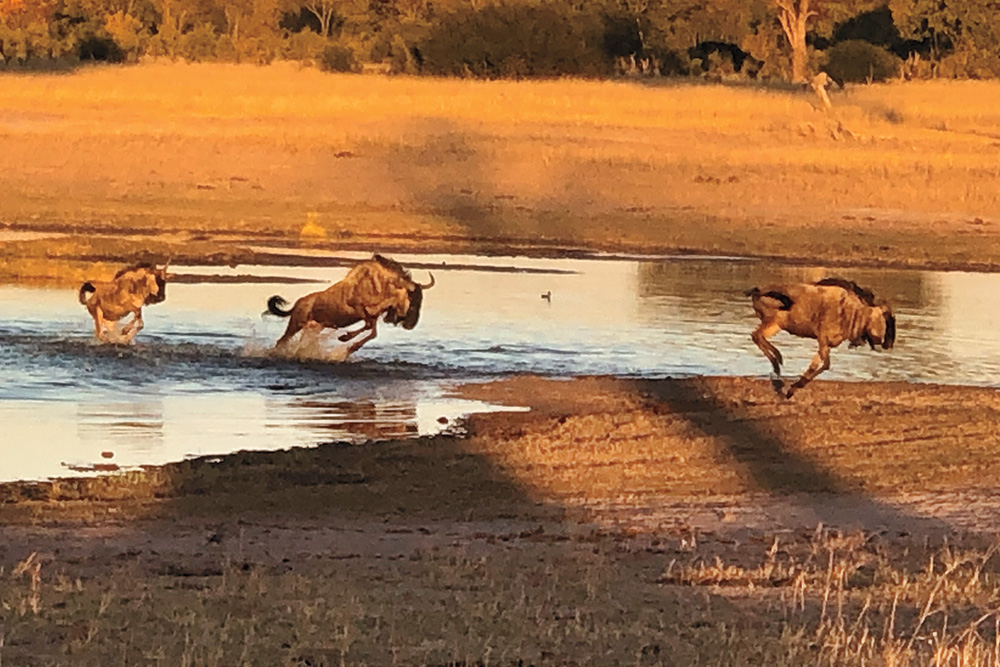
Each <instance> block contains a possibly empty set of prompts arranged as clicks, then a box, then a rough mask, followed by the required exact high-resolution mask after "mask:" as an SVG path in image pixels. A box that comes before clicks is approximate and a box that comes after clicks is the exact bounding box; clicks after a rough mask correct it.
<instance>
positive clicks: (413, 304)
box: [402, 285, 424, 329]
mask: <svg viewBox="0 0 1000 667" xmlns="http://www.w3.org/2000/svg"><path fill="white" fill-rule="evenodd" d="M423 301H424V288H423V287H421V286H420V285H416V286H414V288H413V289H412V290H411V291H410V307H409V308H408V309H407V311H406V315H404V316H403V322H402V324H403V328H404V329H412V328H413V327H415V326H417V320H419V319H420V304H421V303H423Z"/></svg>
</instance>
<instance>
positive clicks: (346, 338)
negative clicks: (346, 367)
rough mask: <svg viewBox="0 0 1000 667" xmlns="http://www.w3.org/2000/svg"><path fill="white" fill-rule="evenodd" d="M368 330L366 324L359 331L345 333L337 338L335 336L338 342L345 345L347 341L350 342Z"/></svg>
mask: <svg viewBox="0 0 1000 667" xmlns="http://www.w3.org/2000/svg"><path fill="white" fill-rule="evenodd" d="M369 328H370V327H369V326H368V323H367V322H366V323H365V325H364V326H363V327H361V328H360V329H358V330H357V331H346V332H344V333H342V334H340V335H339V336H337V340H339V341H340V342H342V343H346V342H347V341H349V340H351V339H352V338H355V337H356V336H357V335H358V334H360V333H361V332H363V331H368V329H369Z"/></svg>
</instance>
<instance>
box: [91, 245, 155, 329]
mask: <svg viewBox="0 0 1000 667" xmlns="http://www.w3.org/2000/svg"><path fill="white" fill-rule="evenodd" d="M168 264H169V262H168ZM166 298H167V266H166V265H164V267H163V268H162V269H158V268H156V266H154V265H153V264H147V263H140V264H134V265H132V266H128V267H126V268H124V269H122V270H121V271H119V272H118V273H116V274H115V277H114V278H112V279H111V280H102V281H90V280H88V281H87V282H85V283H83V285H81V286H80V293H79V299H80V303H81V304H83V305H84V306H86V307H87V310H88V311H90V315H91V317H93V318H94V334H95V335H96V336H97V339H98V340H100V341H104V342H109V341H110V340H111V338H110V334H111V332H112V331H114V328H115V323H116V322H118V320H120V319H122V318H123V317H125V316H126V315H128V314H129V313H131V314H132V319H131V320H130V321H129V322H128V324H126V325H125V327H124V328H123V329H122V334H121V338H120V339H119V341H120V342H124V343H130V342H132V339H133V338H135V335H136V334H137V333H139V330H140V329H142V327H143V322H142V307H143V306H150V305H152V304H154V303H161V302H162V301H163V300H164V299H166Z"/></svg>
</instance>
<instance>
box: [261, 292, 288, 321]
mask: <svg viewBox="0 0 1000 667" xmlns="http://www.w3.org/2000/svg"><path fill="white" fill-rule="evenodd" d="M287 305H288V302H287V301H285V300H284V299H282V298H281V297H280V296H278V295H277V294H275V295H274V296H272V297H271V298H270V299H268V300H267V312H269V313H271V314H272V315H277V316H278V317H290V316H291V314H292V311H291V310H282V309H281V307H282V306H287Z"/></svg>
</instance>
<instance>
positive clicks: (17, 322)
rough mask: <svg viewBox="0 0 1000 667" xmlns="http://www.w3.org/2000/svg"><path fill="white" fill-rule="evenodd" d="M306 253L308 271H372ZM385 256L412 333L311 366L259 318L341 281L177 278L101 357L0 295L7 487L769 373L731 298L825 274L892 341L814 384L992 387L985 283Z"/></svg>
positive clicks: (29, 292) (993, 312) (75, 336)
mask: <svg viewBox="0 0 1000 667" xmlns="http://www.w3.org/2000/svg"><path fill="white" fill-rule="evenodd" d="M315 255H316V257H318V258H319V259H320V260H321V261H320V262H319V263H320V264H322V259H323V257H327V258H329V259H330V261H331V264H333V263H337V261H339V262H340V263H343V260H344V259H345V258H347V259H350V258H362V257H365V256H366V255H359V254H338V255H322V254H315ZM395 258H396V259H399V260H400V261H401V262H403V263H404V265H407V266H413V267H420V268H414V269H413V273H414V277H415V279H417V280H418V281H422V282H423V281H426V279H427V271H428V270H431V271H433V273H434V274H435V277H436V279H437V285H436V286H435V287H434V288H433V289H432V290H430V291H428V292H427V293H426V296H425V300H424V310H423V313H422V315H421V319H420V323H419V325H418V326H417V327H416V328H415V329H414V330H412V331H405V330H403V329H401V328H396V327H392V326H386V325H383V326H381V327H380V329H379V337H378V338H377V339H375V340H374V341H372V342H371V343H369V344H368V345H366V346H365V347H364V348H362V349H361V350H360V351H359V352H358V353H357V354H355V355H354V356H352V357H351V358H350V359H349V360H348V361H346V362H342V363H335V362H328V361H324V360H323V358H335V357H336V356H337V349H338V345H339V344H338V343H336V341H335V338H334V337H333V336H329V337H327V338H328V341H327V344H326V345H325V346H324V347H323V354H322V355H320V357H319V358H316V359H312V360H306V361H298V360H294V359H281V358H275V357H274V356H272V355H271V354H270V353H269V349H270V346H271V345H272V344H273V342H274V341H275V340H276V339H277V338H278V336H280V335H281V333H282V331H283V329H284V325H285V323H286V321H285V320H281V319H278V318H273V317H270V316H268V317H262V316H261V313H262V312H263V311H264V309H265V304H266V301H267V299H268V297H270V296H271V295H273V294H280V295H282V296H284V297H285V298H287V299H289V300H290V301H291V300H294V299H295V298H298V297H299V296H301V295H303V294H306V293H308V292H311V291H315V290H317V289H322V288H323V287H325V286H326V285H327V284H329V283H331V282H333V281H335V280H337V279H339V278H340V277H342V276H343V275H344V274H346V272H347V268H345V267H344V266H329V267H324V266H316V265H312V266H308V267H296V266H281V265H268V266H239V267H236V268H233V269H229V268H225V267H223V268H219V267H172V268H173V270H176V271H177V272H178V273H179V274H183V275H184V276H185V280H184V282H176V283H173V284H171V286H170V288H169V290H168V299H167V301H166V302H165V303H163V304H160V305H156V306H152V307H149V308H147V309H145V311H144V315H145V320H146V328H145V329H144V330H143V331H142V332H141V333H140V334H139V337H138V339H137V341H138V342H137V344H136V345H134V346H130V347H116V346H101V345H96V344H94V343H93V342H92V340H91V335H92V333H91V332H92V329H91V326H92V325H91V320H90V318H89V316H88V315H87V313H86V310H85V309H84V308H83V307H82V306H80V304H79V303H78V302H77V300H76V294H75V292H74V291H73V290H52V289H31V288H24V287H14V286H5V287H0V303H3V304H4V315H3V318H2V321H0V420H3V421H2V423H3V424H4V425H5V428H4V436H3V441H2V442H3V450H4V465H3V466H2V468H0V481H9V480H15V479H42V478H46V477H51V476H61V475H67V474H84V473H90V472H93V471H94V470H102V469H109V468H113V467H114V466H119V467H120V468H129V467H134V466H139V465H149V464H160V463H165V462H168V461H176V460H180V459H183V458H185V457H190V456H204V455H217V454H224V453H227V452H232V451H238V450H276V449H286V448H289V447H297V446H314V445H316V444H320V443H323V442H332V441H350V442H361V441H364V440H370V439H385V438H400V437H412V436H416V435H422V434H428V433H434V432H438V431H440V430H441V429H444V428H449V427H452V426H453V425H454V423H455V419H456V418H457V417H458V416H460V415H462V414H466V413H469V412H472V411H478V410H485V409H491V406H488V405H485V404H479V403H473V402H468V401H460V400H456V399H454V398H450V397H449V393H448V392H449V388H450V387H451V386H453V385H454V384H457V383H461V382H463V381H468V380H484V379H489V378H491V377H496V376H502V375H510V374H515V373H538V374H543V375H551V376H569V375H583V374H610V375H620V376H642V377H663V376H686V375H703V374H704V375H750V376H764V375H766V373H767V372H768V370H769V365H768V363H767V361H766V360H765V359H764V357H763V355H761V354H760V352H759V351H758V350H757V348H756V347H755V346H754V345H753V343H752V342H751V341H750V338H749V333H750V331H751V330H752V329H753V328H754V326H755V325H756V318H755V317H754V315H753V311H752V309H751V308H750V305H749V299H747V298H746V297H744V296H743V292H744V291H745V290H746V289H747V288H749V287H751V286H754V285H761V286H763V285H766V284H768V283H773V282H781V281H792V280H808V279H818V278H820V277H823V276H826V275H830V274H839V275H845V276H848V277H850V278H852V279H854V280H856V281H858V282H859V283H861V284H863V285H866V286H869V287H871V288H872V289H873V290H874V291H875V292H876V293H877V294H879V295H885V296H886V297H888V298H889V299H891V300H892V301H893V303H894V305H895V306H896V310H897V313H898V320H899V338H898V341H897V346H896V347H895V348H894V349H893V350H892V351H891V352H889V353H884V352H883V353H876V352H871V351H867V350H861V349H860V348H859V349H856V350H849V349H848V348H847V346H846V345H844V346H841V347H840V348H838V349H837V350H835V351H834V353H833V358H832V369H831V370H830V371H829V372H828V373H826V374H824V376H823V377H824V378H830V379H847V380H869V379H875V380H899V381H909V382H943V383H957V384H978V385H995V384H996V382H997V380H996V378H997V377H998V373H1000V363H998V361H997V358H996V355H995V350H996V349H998V348H1000V314H998V313H997V307H995V306H993V305H992V301H991V300H989V299H982V298H981V295H983V294H992V293H994V292H995V291H996V290H997V288H998V287H1000V275H995V274H972V273H940V272H921V271H898V270H894V271H877V270H856V269H850V270H837V269H836V268H802V267H794V268H788V267H784V268H783V267H775V266H773V265H769V264H766V263H762V262H756V261H747V260H733V259H721V258H720V259H705V258H691V257H685V258H677V259H656V260H653V259H647V258H635V259H623V258H617V259H590V260H584V259H573V260H543V259H526V258H509V257H489V258H484V257H472V256H425V255H421V256H412V255H411V256H407V255H396V256H395ZM240 276H244V277H248V278H240ZM230 281H231V282H230ZM310 281H312V284H310ZM543 294H549V295H550V298H549V299H543V298H542V295H543ZM774 342H775V343H776V344H777V345H778V347H779V348H780V349H781V350H782V352H783V353H784V355H785V359H786V367H787V368H788V374H789V375H792V374H794V373H797V372H799V371H801V370H802V369H804V368H805V367H806V366H807V365H808V363H809V360H810V359H811V357H812V355H813V354H814V352H815V343H814V342H812V341H807V340H802V339H796V338H793V337H791V336H789V335H787V334H784V333H782V334H779V335H778V336H777V337H776V338H775V339H774Z"/></svg>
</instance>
